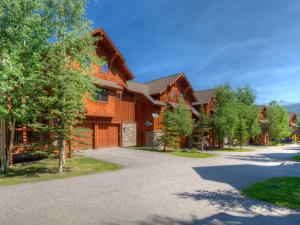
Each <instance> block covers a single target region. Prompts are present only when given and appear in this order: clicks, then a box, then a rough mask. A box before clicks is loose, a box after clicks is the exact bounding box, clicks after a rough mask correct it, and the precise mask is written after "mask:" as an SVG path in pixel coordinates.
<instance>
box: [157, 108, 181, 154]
mask: <svg viewBox="0 0 300 225" xmlns="http://www.w3.org/2000/svg"><path fill="white" fill-rule="evenodd" d="M162 125H163V129H162V130H163V133H164V135H163V136H162V139H161V140H162V142H163V144H164V151H166V149H167V147H171V148H176V138H177V136H178V133H177V123H176V118H175V114H174V113H173V111H172V110H171V109H170V108H166V109H165V110H164V112H163V121H162Z"/></svg>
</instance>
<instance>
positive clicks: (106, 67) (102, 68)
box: [100, 62, 109, 73]
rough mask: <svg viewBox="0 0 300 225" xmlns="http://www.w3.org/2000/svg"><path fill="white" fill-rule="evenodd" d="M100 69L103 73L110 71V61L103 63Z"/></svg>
mask: <svg viewBox="0 0 300 225" xmlns="http://www.w3.org/2000/svg"><path fill="white" fill-rule="evenodd" d="M100 70H101V72H102V73H108V71H109V66H108V63H107V62H105V63H104V64H103V65H101V66H100Z"/></svg>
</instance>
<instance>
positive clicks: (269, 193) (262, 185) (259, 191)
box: [242, 177, 300, 209]
mask: <svg viewBox="0 0 300 225" xmlns="http://www.w3.org/2000/svg"><path fill="white" fill-rule="evenodd" d="M242 194H243V195H245V196H247V197H250V198H255V199H259V200H263V201H267V202H271V203H273V204H275V205H278V206H284V207H289V208H293V209H300V177H274V178H270V179H267V180H265V181H262V182H258V183H256V184H253V185H251V186H249V187H247V188H245V189H243V190H242Z"/></svg>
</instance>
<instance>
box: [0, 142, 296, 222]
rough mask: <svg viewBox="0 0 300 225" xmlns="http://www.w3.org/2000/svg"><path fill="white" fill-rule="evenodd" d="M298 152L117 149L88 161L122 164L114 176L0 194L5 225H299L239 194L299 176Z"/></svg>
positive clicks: (288, 216) (290, 216)
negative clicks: (180, 153) (270, 180)
mask: <svg viewBox="0 0 300 225" xmlns="http://www.w3.org/2000/svg"><path fill="white" fill-rule="evenodd" d="M296 152H297V147H295V146H289V147H272V148H266V149H263V148H259V149H258V150H257V151H255V152H245V153H222V154H221V155H220V156H218V157H215V158H209V159H191V158H182V157H176V156H171V155H166V154H162V153H155V152H146V151H136V150H128V149H114V150H101V151H87V152H84V154H85V155H88V156H92V157H95V158H99V159H103V160H107V161H111V162H116V163H120V164H123V165H124V166H125V168H124V169H122V170H119V171H114V172H107V173H102V174H95V175H89V176H82V177H75V178H69V179H64V180H52V181H47V182H40V183H33V184H22V185H15V186H9V187H0V224H1V225H6V224H15V225H22V224H26V225H31V224H37V225H44V224H45V225H46V224H49V225H53V224H55V225H60V224H61V225H62V224H66V225H69V224H70V225H77V224H82V225H90V224H91V225H92V224H95V225H101V224H104V225H127V224H137V225H148V224H149V225H152V224H153V225H160V224H170V225H173V224H174V225H175V224H181V225H194V224H230V225H233V224H234V225H236V224H249V225H253V224H272V225H273V224H282V225H293V224H300V212H295V211H292V210H288V209H285V208H280V207H275V206H272V205H270V204H267V203H264V202H260V201H255V200H250V199H247V198H243V197H241V196H240V195H239V193H238V191H237V189H239V188H243V187H245V186H247V185H249V184H251V183H254V182H256V181H257V180H261V179H264V178H267V177H271V176H287V175H293V176H300V164H299V163H294V162H291V161H289V159H290V158H291V157H292V156H293V155H295V153H296Z"/></svg>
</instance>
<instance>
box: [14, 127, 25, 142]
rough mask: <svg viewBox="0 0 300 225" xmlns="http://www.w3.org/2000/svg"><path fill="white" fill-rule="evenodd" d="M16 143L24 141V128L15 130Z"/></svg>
mask: <svg viewBox="0 0 300 225" xmlns="http://www.w3.org/2000/svg"><path fill="white" fill-rule="evenodd" d="M14 143H15V144H22V143H23V131H22V130H16V131H15V136H14Z"/></svg>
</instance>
